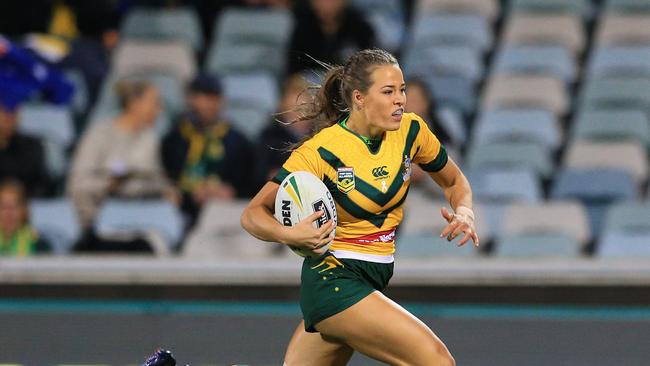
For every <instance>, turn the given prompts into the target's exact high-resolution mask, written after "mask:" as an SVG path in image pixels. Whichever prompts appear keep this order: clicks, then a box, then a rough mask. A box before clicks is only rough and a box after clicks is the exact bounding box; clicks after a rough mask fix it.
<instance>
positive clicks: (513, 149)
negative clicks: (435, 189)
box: [467, 142, 553, 177]
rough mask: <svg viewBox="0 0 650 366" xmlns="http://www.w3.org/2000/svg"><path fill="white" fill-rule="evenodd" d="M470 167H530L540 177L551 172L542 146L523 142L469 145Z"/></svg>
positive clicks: (546, 175) (547, 155)
mask: <svg viewBox="0 0 650 366" xmlns="http://www.w3.org/2000/svg"><path fill="white" fill-rule="evenodd" d="M467 166H468V167H469V168H470V169H496V168H498V169H515V168H524V169H531V170H532V171H534V172H535V173H536V174H539V176H541V177H549V176H550V175H551V173H552V172H553V162H552V161H551V157H550V154H549V153H548V152H547V151H545V150H544V148H543V147H541V146H539V145H536V144H530V143H523V142H511V143H494V144H479V145H474V146H472V147H470V151H469V155H468V157H467Z"/></svg>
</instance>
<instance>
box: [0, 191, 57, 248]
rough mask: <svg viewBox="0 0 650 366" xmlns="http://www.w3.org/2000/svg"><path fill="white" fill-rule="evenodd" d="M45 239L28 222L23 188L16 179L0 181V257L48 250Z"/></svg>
mask: <svg viewBox="0 0 650 366" xmlns="http://www.w3.org/2000/svg"><path fill="white" fill-rule="evenodd" d="M50 250H51V247H50V245H49V243H47V241H45V240H44V239H43V238H41V237H40V236H39V235H38V232H37V231H36V230H35V229H34V228H32V227H31V225H30V224H29V210H28V208H27V198H26V197H25V189H24V187H23V185H22V184H20V182H18V181H17V180H13V179H9V180H5V181H3V182H2V183H0V257H2V256H17V257H25V256H28V255H32V254H35V253H44V252H49V251H50Z"/></svg>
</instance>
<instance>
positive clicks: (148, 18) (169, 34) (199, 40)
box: [121, 7, 203, 51]
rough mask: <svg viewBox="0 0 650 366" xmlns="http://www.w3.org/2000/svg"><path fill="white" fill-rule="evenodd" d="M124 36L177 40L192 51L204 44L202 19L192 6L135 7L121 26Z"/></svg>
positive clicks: (127, 37) (129, 37)
mask: <svg viewBox="0 0 650 366" xmlns="http://www.w3.org/2000/svg"><path fill="white" fill-rule="evenodd" d="M121 34H122V35H123V37H124V38H126V39H153V40H157V39H163V40H179V41H182V42H184V43H187V44H189V45H190V47H192V49H194V50H195V51H199V50H200V49H201V48H202V47H203V33H202V31H201V21H200V19H199V16H198V14H197V13H196V11H195V10H194V9H193V8H186V7H174V8H148V7H147V8H141V7H138V8H134V9H132V10H130V11H129V12H128V13H127V15H126V18H125V19H124V22H123V23H122V27H121Z"/></svg>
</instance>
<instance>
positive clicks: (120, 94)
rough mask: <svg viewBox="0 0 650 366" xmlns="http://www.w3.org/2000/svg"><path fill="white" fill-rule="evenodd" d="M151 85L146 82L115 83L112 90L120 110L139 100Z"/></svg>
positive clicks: (137, 80)
mask: <svg viewBox="0 0 650 366" xmlns="http://www.w3.org/2000/svg"><path fill="white" fill-rule="evenodd" d="M151 87H153V85H152V84H151V83H150V82H148V81H146V80H139V79H136V80H120V81H118V82H117V83H115V86H114V90H115V94H117V101H118V104H119V106H120V108H121V109H122V110H125V109H127V108H128V106H129V104H131V102H133V101H134V100H136V99H138V98H140V97H141V96H142V95H143V94H144V93H145V92H146V91H147V90H148V89H149V88H151Z"/></svg>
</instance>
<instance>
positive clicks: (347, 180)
mask: <svg viewBox="0 0 650 366" xmlns="http://www.w3.org/2000/svg"><path fill="white" fill-rule="evenodd" d="M336 188H338V189H339V191H341V192H343V193H348V192H350V191H351V190H353V189H354V168H352V167H347V166H344V167H341V168H337V169H336Z"/></svg>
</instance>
